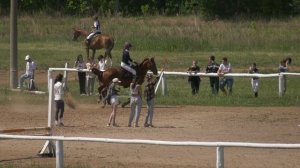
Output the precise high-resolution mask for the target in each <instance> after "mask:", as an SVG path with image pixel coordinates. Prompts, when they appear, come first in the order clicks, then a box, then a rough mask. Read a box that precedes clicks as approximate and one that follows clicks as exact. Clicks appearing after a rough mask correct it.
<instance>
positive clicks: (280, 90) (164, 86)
mask: <svg viewBox="0 0 300 168" xmlns="http://www.w3.org/2000/svg"><path fill="white" fill-rule="evenodd" d="M158 73H160V72H158ZM167 75H177V76H204V77H210V76H215V77H216V76H218V74H217V73H202V72H200V73H189V72H167V71H164V72H163V73H162V76H161V79H159V82H158V84H157V86H156V88H155V92H156V91H157V89H158V87H159V85H160V84H161V85H162V86H161V87H162V95H163V96H165V95H166V94H167V93H168V87H167V86H168V85H167V79H166V76H167ZM285 75H294V76H300V73H291V72H283V73H272V74H259V73H257V74H249V73H228V74H225V75H224V76H232V77H248V78H249V77H250V78H252V77H259V78H272V77H278V94H279V96H280V97H281V96H282V95H283V90H284V85H283V81H284V78H283V76H285Z"/></svg>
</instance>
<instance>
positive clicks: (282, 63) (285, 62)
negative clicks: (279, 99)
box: [278, 58, 292, 95]
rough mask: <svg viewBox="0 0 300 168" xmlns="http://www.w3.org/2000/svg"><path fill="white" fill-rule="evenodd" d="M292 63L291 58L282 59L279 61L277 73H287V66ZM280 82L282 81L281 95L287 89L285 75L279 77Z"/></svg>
mask: <svg viewBox="0 0 300 168" xmlns="http://www.w3.org/2000/svg"><path fill="white" fill-rule="evenodd" d="M291 62H292V60H291V58H287V59H283V60H282V61H280V65H279V67H278V71H279V73H281V72H288V70H289V67H288V66H289V64H290V63H291ZM280 80H282V87H283V90H282V91H283V92H282V93H283V95H284V94H285V92H286V88H287V80H286V75H282V76H281V77H280Z"/></svg>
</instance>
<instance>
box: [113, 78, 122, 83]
mask: <svg viewBox="0 0 300 168" xmlns="http://www.w3.org/2000/svg"><path fill="white" fill-rule="evenodd" d="M112 82H114V83H120V82H121V81H119V79H118V78H114V79H113V80H112Z"/></svg>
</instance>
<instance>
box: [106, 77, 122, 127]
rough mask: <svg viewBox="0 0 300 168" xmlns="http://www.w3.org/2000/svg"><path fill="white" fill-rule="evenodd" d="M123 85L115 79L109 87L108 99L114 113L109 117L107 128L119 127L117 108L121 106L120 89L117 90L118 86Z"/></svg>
mask: <svg viewBox="0 0 300 168" xmlns="http://www.w3.org/2000/svg"><path fill="white" fill-rule="evenodd" d="M119 83H121V81H119V79H118V78H114V79H113V80H112V82H111V84H110V85H109V88H108V91H107V98H106V99H109V100H108V101H109V103H110V104H111V107H112V112H111V114H110V116H109V119H108V124H107V126H108V127H109V126H113V127H117V126H118V125H117V124H116V116H117V108H118V104H119V97H118V96H119V94H118V93H119V92H120V88H118V89H117V87H116V86H117V85H118V84H119Z"/></svg>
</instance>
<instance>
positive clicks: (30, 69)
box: [18, 55, 36, 89]
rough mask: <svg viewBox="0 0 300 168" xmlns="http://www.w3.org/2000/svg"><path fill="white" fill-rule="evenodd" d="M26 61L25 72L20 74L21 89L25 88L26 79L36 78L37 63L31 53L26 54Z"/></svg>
mask: <svg viewBox="0 0 300 168" xmlns="http://www.w3.org/2000/svg"><path fill="white" fill-rule="evenodd" d="M25 61H26V70H25V73H24V74H22V75H21V76H20V79H19V86H18V88H19V89H23V83H24V80H26V79H34V71H35V70H36V65H35V63H34V62H33V60H32V59H31V57H30V55H26V57H25Z"/></svg>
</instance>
